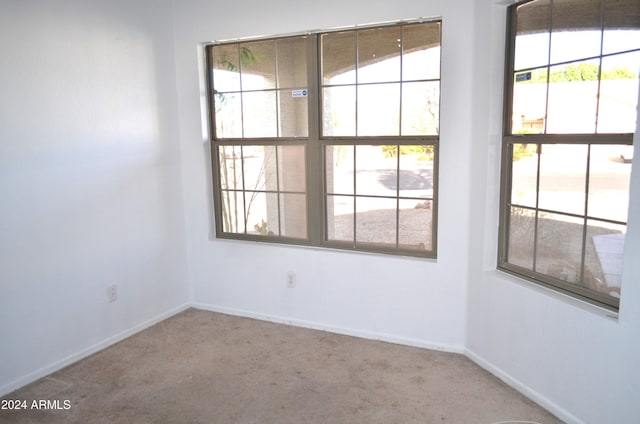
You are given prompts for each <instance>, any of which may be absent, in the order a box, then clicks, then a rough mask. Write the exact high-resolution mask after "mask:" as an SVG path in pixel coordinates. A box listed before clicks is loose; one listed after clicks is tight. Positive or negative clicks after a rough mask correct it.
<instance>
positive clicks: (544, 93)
mask: <svg viewBox="0 0 640 424" xmlns="http://www.w3.org/2000/svg"><path fill="white" fill-rule="evenodd" d="M508 20H509V25H510V30H509V35H508V39H509V42H508V46H507V71H506V78H507V82H506V98H505V115H504V116H505V124H504V134H505V135H504V143H503V164H502V169H503V182H502V200H501V204H502V206H501V208H502V211H501V235H500V255H499V264H498V265H499V267H500V268H502V269H504V270H506V271H509V272H512V273H515V274H517V275H520V276H523V277H525V278H528V279H530V280H533V281H536V282H538V283H540V284H543V285H546V286H548V287H552V288H554V289H556V290H560V291H562V292H565V293H569V294H571V295H573V296H576V297H578V298H581V299H583V300H587V301H589V302H592V303H596V304H598V305H601V306H604V307H606V308H609V309H613V310H617V308H618V305H619V298H620V289H621V279H622V254H623V248H624V239H625V233H626V222H627V210H628V201H629V177H630V171H631V161H632V158H633V147H632V139H633V132H634V131H635V128H636V113H637V111H636V108H637V101H638V72H639V70H640V2H638V0H533V1H529V2H522V3H519V4H516V5H514V6H511V7H510V8H509V17H508Z"/></svg>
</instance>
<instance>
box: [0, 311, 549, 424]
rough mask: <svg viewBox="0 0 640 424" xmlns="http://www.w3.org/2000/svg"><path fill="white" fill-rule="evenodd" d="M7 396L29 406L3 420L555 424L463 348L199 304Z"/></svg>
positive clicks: (3, 415) (4, 414) (2, 416)
mask: <svg viewBox="0 0 640 424" xmlns="http://www.w3.org/2000/svg"><path fill="white" fill-rule="evenodd" d="M3 399H5V400H7V399H12V400H19V401H25V403H26V405H27V410H21V411H7V410H0V422H2V423H47V424H50V423H65V424H66V423H136V424H141V423H278V424H280V423H296V424H298V423H456V424H464V423H474V424H475V423H483V424H491V423H497V422H500V423H504V422H510V421H514V422H519V423H522V422H534V423H541V424H549V423H559V422H560V421H559V420H558V419H556V418H555V417H554V416H553V415H551V414H549V413H548V412H547V411H545V410H544V409H542V408H540V407H539V406H537V405H536V404H534V403H533V402H531V401H530V400H528V399H526V398H525V397H523V396H522V395H520V394H519V393H517V392H516V391H514V390H513V389H511V388H509V387H508V386H507V385H505V384H504V383H502V382H501V381H499V380H498V379H497V378H495V377H494V376H492V375H491V374H489V373H487V372H486V371H484V370H482V369H481V368H479V367H478V366H476V365H475V364H473V363H472V362H471V361H470V360H468V359H467V358H465V357H464V356H461V355H457V354H450V353H443V352H437V351H430V350H425V349H419V348H412V347H406V346H399V345H394V344H389V343H383V342H376V341H370V340H363V339H358V338H354V337H348V336H341V335H335V334H331V333H327V332H323V331H315V330H307V329H301V328H296V327H291V326H286V325H279V324H273V323H268V322H262V321H256V320H252V319H247V318H238V317H232V316H227V315H222V314H217V313H212V312H205V311H200V310H195V309H190V310H187V311H185V312H183V313H180V314H178V315H176V316H174V317H172V318H170V319H168V320H166V321H164V322H162V323H160V324H158V325H155V326H154V327H152V328H150V329H148V330H145V331H143V332H141V333H138V334H136V335H135V336H133V337H130V338H128V339H127V340H125V341H123V342H120V343H118V344H116V345H114V346H112V347H110V348H108V349H105V350H103V351H101V352H99V353H97V354H95V355H93V356H91V357H89V358H86V359H84V360H82V361H80V362H77V363H75V364H73V365H71V366H69V367H67V368H65V369H63V370H61V371H59V372H56V373H54V374H52V375H50V376H48V377H45V378H43V379H41V380H39V381H36V382H34V383H33V384H30V385H28V386H26V387H24V388H22V389H20V390H18V391H16V392H14V393H11V394H9V395H7V396H5V397H4V398H3ZM33 400H36V405H38V404H39V403H41V406H43V407H45V409H43V410H38V409H35V408H32V406H33ZM47 400H48V401H49V402H48V403H47V402H46V401H47ZM41 401H45V402H41ZM56 407H57V408H59V409H51V408H56Z"/></svg>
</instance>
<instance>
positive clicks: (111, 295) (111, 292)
mask: <svg viewBox="0 0 640 424" xmlns="http://www.w3.org/2000/svg"><path fill="white" fill-rule="evenodd" d="M107 299H108V300H109V303H113V302H115V301H116V300H118V287H117V286H116V285H115V284H113V285H111V286H109V287H107Z"/></svg>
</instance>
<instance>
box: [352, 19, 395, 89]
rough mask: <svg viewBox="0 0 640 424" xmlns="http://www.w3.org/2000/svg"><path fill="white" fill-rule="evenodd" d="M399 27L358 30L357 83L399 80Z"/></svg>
mask: <svg viewBox="0 0 640 424" xmlns="http://www.w3.org/2000/svg"><path fill="white" fill-rule="evenodd" d="M400 31H401V29H400V27H397V26H392V27H387V28H373V29H367V30H361V31H358V84H361V83H369V82H391V81H400V53H401V46H402V45H401V41H402V39H401V34H400Z"/></svg>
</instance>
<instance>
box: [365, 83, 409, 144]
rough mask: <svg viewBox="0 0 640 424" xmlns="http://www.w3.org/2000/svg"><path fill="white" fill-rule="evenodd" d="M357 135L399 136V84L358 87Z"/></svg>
mask: <svg viewBox="0 0 640 424" xmlns="http://www.w3.org/2000/svg"><path fill="white" fill-rule="evenodd" d="M358 135H359V136H372V135H375V136H391V135H400V84H374V85H360V86H358Z"/></svg>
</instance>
